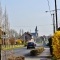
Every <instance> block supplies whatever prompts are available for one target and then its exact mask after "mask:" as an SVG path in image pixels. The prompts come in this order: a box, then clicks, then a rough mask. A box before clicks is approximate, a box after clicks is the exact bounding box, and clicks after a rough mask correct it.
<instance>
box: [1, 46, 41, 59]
mask: <svg viewBox="0 0 60 60" xmlns="http://www.w3.org/2000/svg"><path fill="white" fill-rule="evenodd" d="M38 47H39V46H38ZM38 47H36V48H38ZM30 51H31V49H27V48H26V47H23V48H17V49H13V50H7V51H2V55H1V56H2V59H1V60H7V57H10V56H25V60H35V59H36V60H40V57H36V56H34V57H33V56H30V55H29V52H30Z"/></svg>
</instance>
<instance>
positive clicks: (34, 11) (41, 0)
mask: <svg viewBox="0 0 60 60" xmlns="http://www.w3.org/2000/svg"><path fill="white" fill-rule="evenodd" d="M0 1H1V6H2V10H3V13H4V10H5V7H6V10H7V14H8V19H9V23H10V29H15V30H16V31H17V32H19V30H20V29H23V30H24V32H26V31H29V32H35V27H36V26H37V28H38V33H39V35H40V36H41V35H51V34H53V25H52V24H53V17H52V16H51V14H53V13H54V11H52V12H51V13H50V12H47V13H46V11H50V10H54V9H55V5H54V0H0ZM48 1H49V5H48ZM49 7H50V9H49ZM57 9H60V0H57ZM59 16H60V11H59V10H58V25H59V24H60V21H59V20H60V17H59Z"/></svg>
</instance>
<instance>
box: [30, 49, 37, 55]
mask: <svg viewBox="0 0 60 60" xmlns="http://www.w3.org/2000/svg"><path fill="white" fill-rule="evenodd" d="M37 53H38V51H37V50H36V49H34V50H31V51H30V55H32V56H36V55H37Z"/></svg>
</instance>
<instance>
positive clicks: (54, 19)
mask: <svg viewBox="0 0 60 60" xmlns="http://www.w3.org/2000/svg"><path fill="white" fill-rule="evenodd" d="M51 15H53V33H55V19H54V13H53V14H51Z"/></svg>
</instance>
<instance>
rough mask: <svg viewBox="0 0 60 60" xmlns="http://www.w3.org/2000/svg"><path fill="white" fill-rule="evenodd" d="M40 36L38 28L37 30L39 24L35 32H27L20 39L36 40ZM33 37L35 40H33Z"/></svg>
mask: <svg viewBox="0 0 60 60" xmlns="http://www.w3.org/2000/svg"><path fill="white" fill-rule="evenodd" d="M32 37H33V38H32ZM37 37H38V30H37V26H36V28H35V32H34V33H30V32H25V33H24V34H23V35H22V36H21V37H20V39H22V40H25V41H33V40H36V38H37ZM32 39H33V40H32Z"/></svg>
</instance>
